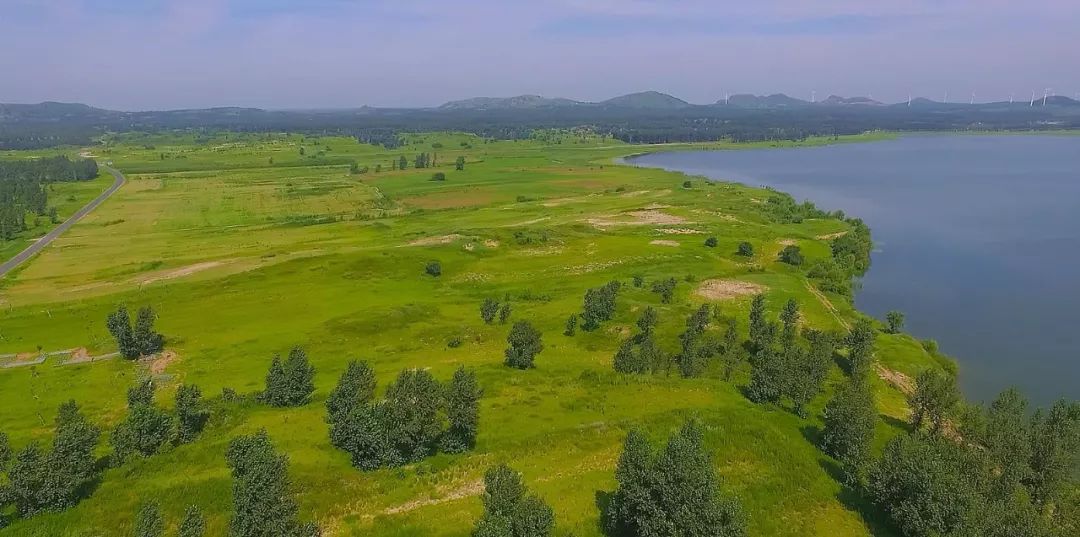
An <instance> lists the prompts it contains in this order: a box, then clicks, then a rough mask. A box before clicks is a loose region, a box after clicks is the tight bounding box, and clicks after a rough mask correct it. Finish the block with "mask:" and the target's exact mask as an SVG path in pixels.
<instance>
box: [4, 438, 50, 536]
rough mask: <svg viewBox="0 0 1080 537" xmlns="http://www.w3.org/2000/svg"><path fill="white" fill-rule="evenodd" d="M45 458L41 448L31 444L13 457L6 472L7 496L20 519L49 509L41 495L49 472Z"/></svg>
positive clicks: (33, 443) (45, 455)
mask: <svg viewBox="0 0 1080 537" xmlns="http://www.w3.org/2000/svg"><path fill="white" fill-rule="evenodd" d="M46 457H47V454H46V453H45V452H44V451H42V449H41V447H40V446H38V444H37V443H35V442H31V443H30V444H29V445H27V446H26V447H25V448H23V449H22V451H20V452H18V453H17V454H16V455H15V460H14V462H12V464H11V468H10V469H9V470H8V487H7V496H8V498H9V500H10V501H11V503H13V504H15V511H16V512H17V513H18V514H19V516H21V517H24V518H25V517H29V516H31V515H34V514H36V513H38V512H40V511H43V510H45V509H47V508H48V507H50V506H49V505H48V503H47V501H46V499H45V498H44V497H43V494H42V492H43V489H44V488H45V481H46V479H47V478H48V472H49V468H48V461H47V460H46ZM0 503H7V502H0Z"/></svg>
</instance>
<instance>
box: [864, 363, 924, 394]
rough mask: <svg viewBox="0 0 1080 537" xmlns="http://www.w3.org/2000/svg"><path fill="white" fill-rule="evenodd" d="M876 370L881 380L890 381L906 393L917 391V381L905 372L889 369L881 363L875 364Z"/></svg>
mask: <svg viewBox="0 0 1080 537" xmlns="http://www.w3.org/2000/svg"><path fill="white" fill-rule="evenodd" d="M874 370H875V371H877V374H878V376H879V377H881V380H884V381H885V382H888V383H889V384H890V385H891V386H892V387H894V388H896V389H897V390H900V392H901V393H903V394H904V395H911V394H913V393H915V381H914V380H912V379H911V377H909V376H907V375H905V374H904V373H901V372H899V371H895V370H892V369H889V368H887V367H885V366H883V365H881V364H874Z"/></svg>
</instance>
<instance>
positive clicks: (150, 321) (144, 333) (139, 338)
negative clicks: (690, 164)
mask: <svg viewBox="0 0 1080 537" xmlns="http://www.w3.org/2000/svg"><path fill="white" fill-rule="evenodd" d="M156 319H157V315H156V314H155V313H154V309H153V308H151V307H150V306H143V307H141V308H139V313H138V314H137V315H136V318H135V330H134V333H133V337H134V338H135V345H136V347H137V348H138V351H139V354H140V355H141V356H150V355H151V354H156V353H159V352H161V350H162V349H163V348H165V337H164V336H162V335H161V334H159V333H157V332H155V331H154V321H155V320H156Z"/></svg>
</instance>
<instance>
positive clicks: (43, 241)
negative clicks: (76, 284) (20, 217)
mask: <svg viewBox="0 0 1080 537" xmlns="http://www.w3.org/2000/svg"><path fill="white" fill-rule="evenodd" d="M101 169H103V170H105V171H107V172H109V173H111V174H112V176H113V177H115V178H116V180H115V181H113V184H112V186H110V187H109V188H107V189H106V190H105V192H102V193H101V195H99V196H98V197H96V198H94V200H93V201H91V202H90V203H87V204H86V205H85V206H83V208H82V209H79V211H78V212H76V213H75V214H73V215H71V218H68V219H67V220H64V223H62V224H60V225H59V226H56V228H55V229H53V230H52V231H50V232H49V233H48V234H46V235H45V236H44V237H42V238H40V239H38V241H37V242H35V243H34V244H31V245H30V246H29V247H28V248H27V249H25V250H23V251H21V252H19V254H18V255H16V256H15V257H13V258H11V259H9V260H7V261H5V262H3V263H0V278H3V277H4V276H7V274H8V273H9V272H11V271H12V270H14V269H15V267H17V266H19V265H21V264H23V262H25V261H26V260H27V259H30V258H31V257H34V255H35V254H37V253H38V252H40V251H41V250H43V249H44V248H45V247H46V246H48V245H49V243H51V242H52V241H54V240H56V238H57V237H59V236H60V235H61V234H63V233H64V232H65V231H67V230H68V228H70V227H71V226H73V225H75V222H78V221H79V219H81V218H82V217H84V216H86V215H87V214H90V211H93V210H94V209H96V208H97V206H98V205H101V203H102V202H104V201H105V200H106V199H108V198H109V196H111V195H113V192H116V191H117V190H119V189H120V187H122V186H124V182H125V181H127V179H125V178H124V174H122V173H120V171H119V170H116V169H114V168H110V167H108V166H101Z"/></svg>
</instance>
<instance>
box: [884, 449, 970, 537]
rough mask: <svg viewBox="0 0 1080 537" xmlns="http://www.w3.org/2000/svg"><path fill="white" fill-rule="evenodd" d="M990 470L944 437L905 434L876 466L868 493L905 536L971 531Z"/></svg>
mask: <svg viewBox="0 0 1080 537" xmlns="http://www.w3.org/2000/svg"><path fill="white" fill-rule="evenodd" d="M984 480H985V472H984V470H983V464H982V462H981V461H980V460H979V458H978V456H977V454H975V452H973V451H969V450H967V449H965V448H964V447H962V446H961V445H959V444H957V443H956V442H953V441H951V440H947V439H945V438H942V437H940V436H933V437H922V438H919V437H914V436H907V435H900V436H897V437H896V438H894V439H893V440H891V441H890V442H889V444H888V445H886V446H885V451H884V453H883V454H882V456H881V459H880V460H879V461H878V462H877V463H876V464H875V465H874V466H873V468H872V469H871V471H870V477H869V482H868V485H867V489H868V492H869V494H870V496H871V498H873V500H874V501H875V502H876V503H877V504H878V505H880V506H881V508H882V509H884V510H885V512H886V513H888V514H889V518H890V519H891V520H892V522H893V523H894V524H896V526H897V527H898V528H899V529H900V530H901V532H903V534H904V535H908V536H912V537H915V536H918V537H924V536H925V537H931V536H938V535H985V533H983V532H975V533H967V532H964V531H963V530H964V529H965V528H970V526H971V524H972V523H973V521H972V514H973V513H975V512H976V509H977V507H978V505H979V504H980V502H981V501H982V500H981V498H980V496H981V492H982V490H983V489H984V486H985V485H984V482H985V481H984Z"/></svg>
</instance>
